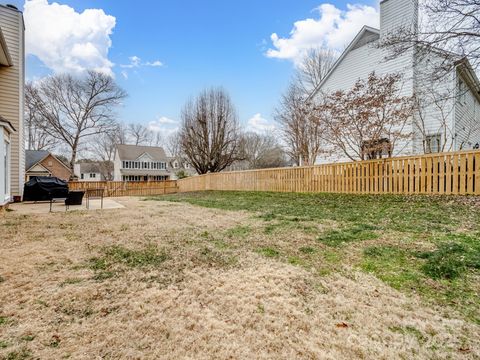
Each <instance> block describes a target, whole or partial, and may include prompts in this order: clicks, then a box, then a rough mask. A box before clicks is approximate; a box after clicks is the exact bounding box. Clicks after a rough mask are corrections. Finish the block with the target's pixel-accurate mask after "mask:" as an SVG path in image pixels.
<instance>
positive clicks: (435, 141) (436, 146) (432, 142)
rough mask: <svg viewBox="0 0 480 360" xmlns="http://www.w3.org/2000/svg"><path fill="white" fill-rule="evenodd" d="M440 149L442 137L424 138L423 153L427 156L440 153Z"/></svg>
mask: <svg viewBox="0 0 480 360" xmlns="http://www.w3.org/2000/svg"><path fill="white" fill-rule="evenodd" d="M441 149H442V137H441V135H440V134H434V135H427V136H426V137H425V152H426V153H427V154H430V153H437V152H440V151H441Z"/></svg>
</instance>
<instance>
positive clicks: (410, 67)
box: [308, 0, 480, 163]
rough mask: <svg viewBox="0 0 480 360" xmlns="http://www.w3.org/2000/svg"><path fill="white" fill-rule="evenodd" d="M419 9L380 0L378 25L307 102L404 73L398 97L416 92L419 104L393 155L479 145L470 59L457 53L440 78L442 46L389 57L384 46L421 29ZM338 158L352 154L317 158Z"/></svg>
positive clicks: (360, 37)
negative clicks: (373, 75) (405, 31)
mask: <svg viewBox="0 0 480 360" xmlns="http://www.w3.org/2000/svg"><path fill="white" fill-rule="evenodd" d="M418 12H419V9H418V0H382V1H381V2H380V29H375V28H372V27H368V26H364V27H363V28H362V29H361V30H360V32H359V33H358V34H357V35H356V36H355V38H354V39H353V40H352V42H351V43H350V45H349V46H348V47H347V48H346V49H345V51H344V52H343V53H342V54H341V56H340V57H339V58H338V60H337V61H336V63H335V64H334V65H333V67H332V68H331V70H330V71H329V72H328V73H327V75H326V76H325V77H324V78H323V80H322V81H321V83H320V84H319V85H318V87H317V88H316V89H315V90H314V92H313V93H312V95H311V96H310V98H309V99H308V101H314V102H315V101H319V97H320V96H321V95H322V93H323V94H328V93H331V92H334V91H337V90H348V89H350V88H352V87H353V85H354V84H355V82H356V81H357V80H358V79H359V78H362V79H366V78H367V77H368V75H369V74H370V73H371V72H375V73H376V74H377V75H384V74H394V73H396V74H401V75H402V84H401V91H400V94H399V95H400V96H412V95H416V96H417V98H418V99H419V103H420V104H421V106H420V108H419V109H418V113H416V114H415V115H414V116H412V118H411V121H410V122H409V123H408V124H407V126H405V128H404V129H402V131H405V132H406V134H408V135H409V136H408V137H407V139H406V140H403V141H402V143H398V144H396V146H395V149H394V152H393V156H399V155H413V154H421V153H424V152H438V151H456V150H467V149H473V148H477V147H478V146H479V144H480V82H479V80H478V78H477V76H476V74H475V72H474V71H473V70H472V68H471V66H470V64H469V62H468V60H467V59H461V58H457V57H454V58H453V59H452V60H451V61H452V63H451V64H452V68H453V70H452V71H450V72H449V73H447V74H445V75H444V76H442V77H440V78H439V79H438V78H437V76H436V75H437V74H436V73H435V71H436V70H437V69H438V68H439V64H442V62H444V61H445V58H446V56H445V53H444V52H443V53H442V51H441V50H438V49H431V48H422V49H420V48H415V47H412V48H411V49H410V50H408V51H405V52H404V53H403V54H400V55H398V56H396V57H394V58H391V56H388V55H389V54H391V53H390V52H389V49H388V48H386V47H385V46H382V44H383V43H384V40H386V39H388V38H389V37H390V36H392V34H401V33H402V31H403V29H405V28H408V29H409V30H410V31H418V28H419V23H418ZM419 50H422V51H421V52H420V51H419ZM425 54H427V55H425ZM449 61H450V60H449ZM327 150H328V149H327ZM335 161H348V158H347V157H346V156H344V155H343V154H342V153H339V152H338V151H333V152H328V151H327V152H326V155H322V156H319V157H318V158H317V163H328V162H335Z"/></svg>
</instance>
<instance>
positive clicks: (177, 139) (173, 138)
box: [165, 131, 184, 157]
mask: <svg viewBox="0 0 480 360" xmlns="http://www.w3.org/2000/svg"><path fill="white" fill-rule="evenodd" d="M165 147H166V150H167V152H168V154H169V155H170V156H174V157H184V154H183V151H182V139H181V136H180V132H179V131H175V132H174V133H172V134H170V135H169V136H168V137H167V139H166V141H165Z"/></svg>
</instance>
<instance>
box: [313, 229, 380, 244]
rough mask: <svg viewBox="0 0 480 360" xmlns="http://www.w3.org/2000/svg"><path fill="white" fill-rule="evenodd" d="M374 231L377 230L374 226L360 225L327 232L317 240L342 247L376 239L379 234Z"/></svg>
mask: <svg viewBox="0 0 480 360" xmlns="http://www.w3.org/2000/svg"><path fill="white" fill-rule="evenodd" d="M374 230H376V227H374V226H371V225H368V224H358V225H354V226H351V227H345V228H342V229H333V230H328V231H325V232H324V233H323V234H322V235H320V236H319V237H318V239H317V240H318V241H320V242H322V243H323V244H326V245H328V246H341V245H344V244H346V243H350V242H356V241H365V240H373V239H376V238H378V234H377V233H375V232H374Z"/></svg>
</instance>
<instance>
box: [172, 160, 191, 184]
mask: <svg viewBox="0 0 480 360" xmlns="http://www.w3.org/2000/svg"><path fill="white" fill-rule="evenodd" d="M169 165H170V171H171V173H172V175H171V177H170V180H178V178H179V177H178V175H179V174H180V173H183V174H184V175H185V176H193V175H197V172H196V171H195V169H194V168H193V166H191V165H190V164H189V163H188V162H186V161H185V159H182V158H180V157H175V156H174V157H170V158H169Z"/></svg>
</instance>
